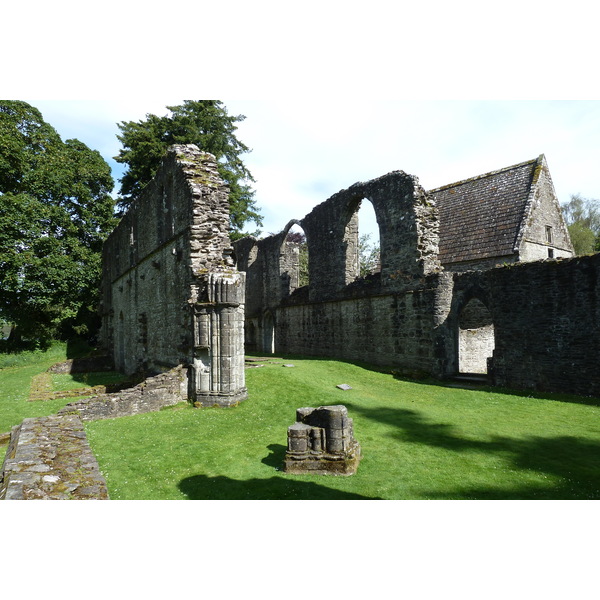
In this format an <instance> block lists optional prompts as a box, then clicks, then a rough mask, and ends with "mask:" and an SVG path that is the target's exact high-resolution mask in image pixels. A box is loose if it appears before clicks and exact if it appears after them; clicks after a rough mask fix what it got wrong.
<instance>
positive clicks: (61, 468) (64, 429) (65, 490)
mask: <svg viewBox="0 0 600 600" xmlns="http://www.w3.org/2000/svg"><path fill="white" fill-rule="evenodd" d="M69 499H72V500H108V490H107V487H106V481H105V480H104V477H103V476H102V474H101V473H100V469H99V468H98V463H97V462H96V458H95V457H94V455H93V454H92V451H91V449H90V447H89V444H88V442H87V438H86V435H85V431H84V430H83V424H82V422H81V420H80V419H79V417H77V416H75V415H64V416H57V415H53V416H50V417H40V418H37V419H24V420H23V422H22V423H21V424H20V425H18V426H16V427H13V429H12V432H11V438H10V443H9V446H8V450H7V452H6V457H5V459H4V464H3V465H2V470H0V500H69Z"/></svg>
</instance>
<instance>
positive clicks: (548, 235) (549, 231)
mask: <svg viewBox="0 0 600 600" xmlns="http://www.w3.org/2000/svg"><path fill="white" fill-rule="evenodd" d="M546 242H548V244H551V243H552V227H551V226H550V225H546Z"/></svg>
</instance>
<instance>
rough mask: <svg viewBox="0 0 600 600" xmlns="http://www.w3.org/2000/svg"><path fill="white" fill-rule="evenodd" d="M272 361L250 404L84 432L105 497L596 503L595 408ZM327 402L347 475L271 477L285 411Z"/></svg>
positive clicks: (322, 364)
mask: <svg viewBox="0 0 600 600" xmlns="http://www.w3.org/2000/svg"><path fill="white" fill-rule="evenodd" d="M286 361H287V362H289V359H286ZM282 362H283V361H278V362H276V363H270V364H266V365H265V366H264V367H262V368H258V369H249V370H247V371H246V374H247V385H248V390H249V395H250V396H249V399H248V400H246V401H245V402H243V403H241V404H240V405H239V406H237V407H234V408H225V409H224V408H204V409H194V408H190V407H188V406H187V405H182V406H180V407H177V408H174V409H170V410H164V411H161V412H159V413H152V414H146V415H139V416H136V417H125V418H121V419H113V420H107V421H96V422H91V423H88V424H86V431H87V434H88V438H89V440H90V444H91V445H92V448H93V450H94V452H95V453H96V456H97V458H98V461H99V463H100V468H101V470H102V472H103V473H104V475H105V477H106V479H107V483H108V487H109V493H110V496H111V498H113V499H184V498H190V499H215V500H219V499H379V498H381V499H591V498H600V418H599V417H600V402H599V401H597V400H583V399H577V398H567V397H565V396H553V397H541V396H540V397H527V396H519V395H513V394H510V393H500V392H498V391H490V390H486V391H475V390H466V389H458V388H451V387H442V386H438V385H433V384H427V383H418V382H414V381H402V380H398V379H395V378H394V377H393V376H392V375H389V374H386V373H381V372H377V371H375V370H370V369H368V368H363V367H360V366H356V365H352V364H348V363H343V362H338V361H328V360H308V359H297V358H294V359H293V364H294V365H295V367H294V368H285V367H283V366H282ZM340 383H347V384H349V385H351V386H352V388H353V389H352V390H349V391H341V390H339V389H337V388H336V387H335V386H336V385H337V384H340ZM331 404H345V405H346V406H347V407H348V411H349V415H350V416H351V417H352V418H353V419H354V430H355V436H356V438H357V439H358V441H359V442H360V444H361V447H362V452H363V460H362V462H361V464H360V467H359V469H358V472H357V474H356V475H353V476H350V477H334V476H307V475H303V476H298V475H294V476H293V475H286V474H284V473H283V472H282V470H281V468H282V463H283V458H284V454H285V450H286V444H287V428H288V426H289V425H291V424H292V423H293V422H294V420H295V411H296V408H298V407H301V406H314V407H316V406H322V405H331Z"/></svg>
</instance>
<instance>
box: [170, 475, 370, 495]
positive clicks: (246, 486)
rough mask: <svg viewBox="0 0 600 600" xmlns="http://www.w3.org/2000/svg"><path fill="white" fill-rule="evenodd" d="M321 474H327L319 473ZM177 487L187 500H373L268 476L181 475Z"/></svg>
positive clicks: (293, 480) (300, 480) (299, 479)
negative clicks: (258, 477) (259, 477)
mask: <svg viewBox="0 0 600 600" xmlns="http://www.w3.org/2000/svg"><path fill="white" fill-rule="evenodd" d="M322 477H327V476H326V475H323V476H322ZM179 489H180V490H181V491H182V492H183V493H184V494H185V495H186V496H187V497H188V498H189V499H190V500H377V499H378V498H369V497H368V496H361V495H360V494H353V493H351V492H343V491H340V490H335V489H332V488H329V487H327V486H325V485H321V484H318V483H313V482H312V481H302V479H301V476H300V477H299V478H298V479H287V478H283V477H270V478H269V479H247V480H244V481H240V480H237V479H231V478H229V477H223V476H219V477H208V476H206V475H194V476H193V477H188V478H186V479H183V480H182V481H181V482H180V483H179Z"/></svg>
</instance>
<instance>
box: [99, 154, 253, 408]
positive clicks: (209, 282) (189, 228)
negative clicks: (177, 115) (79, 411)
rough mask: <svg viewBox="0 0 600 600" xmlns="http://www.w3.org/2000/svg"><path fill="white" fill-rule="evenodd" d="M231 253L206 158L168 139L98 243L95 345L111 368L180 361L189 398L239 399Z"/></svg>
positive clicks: (153, 368) (237, 284) (238, 305)
mask: <svg viewBox="0 0 600 600" xmlns="http://www.w3.org/2000/svg"><path fill="white" fill-rule="evenodd" d="M232 253H233V249H232V247H231V241H230V239H229V189H228V188H227V186H226V185H225V183H224V182H223V181H222V179H221V177H220V176H219V172H218V165H217V162H216V160H215V157H214V156H213V155H212V154H208V153H206V152H202V151H200V150H199V149H198V148H197V147H196V146H194V145H191V144H188V145H176V146H172V147H171V148H170V149H169V151H168V152H167V154H166V155H165V157H164V158H163V162H162V164H161V167H160V168H159V170H158V172H157V174H156V176H155V178H154V179H153V180H152V181H151V182H150V183H149V184H148V185H147V186H146V187H145V188H144V189H143V190H142V192H141V194H140V196H139V197H138V198H136V199H135V200H134V202H133V203H132V205H131V207H130V208H129V210H128V212H127V214H126V215H125V216H124V217H123V219H122V220H121V222H120V223H119V225H118V226H117V227H116V229H115V230H114V231H113V233H112V234H111V235H110V237H109V238H108V240H107V241H106V243H105V245H104V248H103V261H102V268H103V276H102V277H103V279H102V305H101V313H102V318H103V328H102V342H103V345H104V346H105V348H106V350H107V351H108V352H109V354H110V355H111V357H112V358H113V359H114V364H115V367H116V369H117V370H119V371H122V372H124V373H126V374H132V373H136V372H142V371H143V372H146V373H160V372H164V371H165V370H168V369H172V368H174V367H177V366H179V365H181V366H183V367H184V368H185V369H187V371H188V381H189V389H188V398H189V400H190V401H191V402H193V403H195V404H197V405H205V404H222V405H231V404H235V403H236V402H239V401H240V400H243V399H244V398H246V396H247V391H246V387H245V375H244V304H245V276H244V273H241V272H239V271H238V270H237V269H236V267H235V265H234V261H233V258H232Z"/></svg>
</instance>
